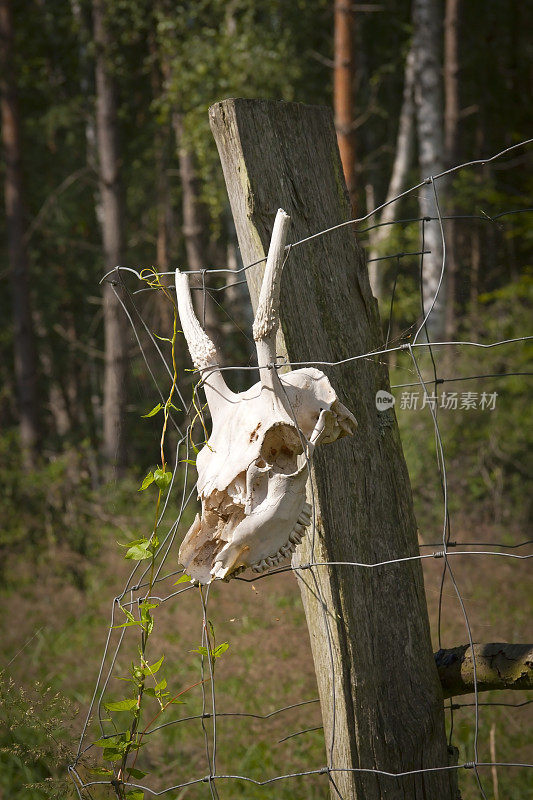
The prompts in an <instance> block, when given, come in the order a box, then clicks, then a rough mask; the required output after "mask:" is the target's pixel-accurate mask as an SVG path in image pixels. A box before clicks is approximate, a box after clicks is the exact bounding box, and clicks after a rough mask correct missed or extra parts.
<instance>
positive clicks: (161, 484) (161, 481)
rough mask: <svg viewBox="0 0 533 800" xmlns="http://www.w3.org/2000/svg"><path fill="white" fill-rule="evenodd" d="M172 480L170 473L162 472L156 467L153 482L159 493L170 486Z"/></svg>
mask: <svg viewBox="0 0 533 800" xmlns="http://www.w3.org/2000/svg"><path fill="white" fill-rule="evenodd" d="M171 480H172V473H171V472H164V470H162V469H161V468H160V467H158V468H157V469H156V470H155V471H154V481H155V482H156V484H157V486H158V488H159V489H161V491H162V492H163V491H165V489H168V487H169V486H170V482H171Z"/></svg>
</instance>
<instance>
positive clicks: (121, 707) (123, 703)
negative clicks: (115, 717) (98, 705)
mask: <svg viewBox="0 0 533 800" xmlns="http://www.w3.org/2000/svg"><path fill="white" fill-rule="evenodd" d="M136 705H137V700H135V699H134V698H131V699H130V700H118V701H117V702H116V703H104V708H106V709H107V711H131V709H132V708H135V706H136Z"/></svg>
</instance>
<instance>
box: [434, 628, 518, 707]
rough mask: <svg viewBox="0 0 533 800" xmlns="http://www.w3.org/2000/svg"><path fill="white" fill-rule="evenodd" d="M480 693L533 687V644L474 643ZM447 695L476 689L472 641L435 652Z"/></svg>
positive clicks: (453, 695) (440, 676) (443, 689)
mask: <svg viewBox="0 0 533 800" xmlns="http://www.w3.org/2000/svg"><path fill="white" fill-rule="evenodd" d="M473 650H474V656H475V660H476V678H477V689H478V692H488V691H492V690H493V689H533V644H508V643H507V642H493V643H491V644H475V645H474V647H473ZM435 662H436V664H437V669H438V671H439V678H440V682H441V685H442V691H443V693H444V697H445V698H446V697H458V696H459V695H462V694H471V693H472V692H473V691H474V659H473V658H472V648H471V647H470V645H469V644H464V645H461V646H460V647H452V648H450V649H447V650H439V651H438V653H435Z"/></svg>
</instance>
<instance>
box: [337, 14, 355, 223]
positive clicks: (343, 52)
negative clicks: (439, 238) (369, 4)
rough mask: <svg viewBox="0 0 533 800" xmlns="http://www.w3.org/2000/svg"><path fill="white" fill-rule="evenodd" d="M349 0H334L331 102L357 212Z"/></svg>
mask: <svg viewBox="0 0 533 800" xmlns="http://www.w3.org/2000/svg"><path fill="white" fill-rule="evenodd" d="M352 5H353V4H352V3H351V2H350V0H335V7H334V18H335V32H334V40H335V43H334V48H335V54H334V59H335V69H334V78H333V80H334V88H333V104H334V109H335V130H336V131H337V141H338V144H339V151H340V154H341V161H342V168H343V172H344V179H345V181H346V186H347V188H348V194H349V195H350V203H351V207H352V209H351V213H352V216H355V214H356V179H355V166H356V151H355V130H354V116H355V114H354V106H355V99H354V92H355V52H354V51H355V46H354V12H353V8H352Z"/></svg>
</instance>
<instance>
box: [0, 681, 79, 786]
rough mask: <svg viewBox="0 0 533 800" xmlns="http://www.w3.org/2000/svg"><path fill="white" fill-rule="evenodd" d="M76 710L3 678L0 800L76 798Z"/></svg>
mask: <svg viewBox="0 0 533 800" xmlns="http://www.w3.org/2000/svg"><path fill="white" fill-rule="evenodd" d="M76 713H77V712H76V710H75V709H74V707H73V706H72V704H71V703H70V702H69V701H68V700H67V699H66V698H65V697H62V696H61V695H59V694H57V693H54V692H53V691H52V689H50V688H49V687H45V686H44V685H42V684H39V683H37V684H35V686H33V687H32V688H31V689H24V688H22V687H20V686H18V685H16V683H15V682H14V680H13V679H12V678H11V677H9V675H8V674H6V673H5V672H0V795H1V796H4V792H5V797H6V798H7V797H13V798H15V797H16V798H17V800H67V799H68V798H74V790H73V786H72V784H71V781H70V780H69V778H68V777H67V772H66V770H67V765H68V764H69V763H70V761H71V760H72V753H71V751H70V748H71V745H72V741H73V736H74V734H73V730H72V721H73V720H74V717H75V716H76Z"/></svg>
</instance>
